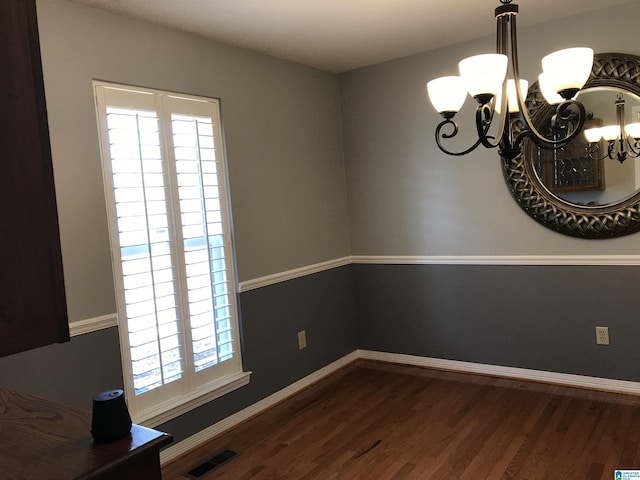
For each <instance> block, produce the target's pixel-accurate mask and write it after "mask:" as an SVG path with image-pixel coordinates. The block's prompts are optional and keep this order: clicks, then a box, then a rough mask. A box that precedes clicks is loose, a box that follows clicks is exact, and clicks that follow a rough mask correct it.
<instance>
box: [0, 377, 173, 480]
mask: <svg viewBox="0 0 640 480" xmlns="http://www.w3.org/2000/svg"><path fill="white" fill-rule="evenodd" d="M90 430H91V412H88V411H85V410H81V409H77V408H72V407H67V406H64V405H60V404H57V403H55V402H51V401H48V400H43V399H40V398H37V397H33V396H31V395H26V394H22V393H19V392H16V391H14V390H11V389H7V388H0V445H1V446H0V477H1V478H3V479H5V480H14V479H15V480H22V479H25V480H26V479H28V480H34V479H48V480H54V479H64V480H69V479H78V480H80V479H88V478H92V477H95V476H97V475H99V474H104V473H106V472H108V471H110V470H113V469H114V468H116V467H118V466H119V465H121V464H123V463H125V462H127V461H128V460H131V458H133V457H134V456H136V455H140V454H144V453H147V452H152V451H156V452H157V451H158V450H159V449H160V448H161V447H163V446H165V445H168V444H169V443H171V441H172V437H171V436H170V435H167V434H165V433H162V432H158V431H156V430H152V429H150V428H146V427H142V426H139V425H133V427H132V429H131V435H130V436H127V437H125V438H122V439H120V440H116V441H115V442H110V443H95V442H94V441H93V437H92V436H91V432H90Z"/></svg>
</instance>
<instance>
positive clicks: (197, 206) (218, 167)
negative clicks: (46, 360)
mask: <svg viewBox="0 0 640 480" xmlns="http://www.w3.org/2000/svg"><path fill="white" fill-rule="evenodd" d="M95 89H96V98H97V108H98V118H99V123H100V126H101V140H102V149H103V164H104V165H103V166H104V173H105V175H104V176H105V191H106V196H107V203H108V211H109V222H110V231H111V241H112V251H113V265H114V278H115V284H116V291H117V296H118V316H119V320H120V335H121V343H122V345H123V348H122V350H123V360H124V361H123V364H124V372H125V384H126V387H127V391H128V402H129V406H130V409H132V410H133V412H132V413H134V414H135V412H137V411H144V410H145V409H154V408H157V406H158V405H159V404H160V405H162V404H167V405H168V404H172V403H174V402H175V399H176V398H179V397H180V396H181V395H182V396H184V395H187V396H188V395H189V394H190V392H193V391H197V390H198V389H202V388H203V387H206V386H207V385H217V384H219V383H220V379H224V378H225V377H229V376H233V375H234V374H238V372H241V361H240V354H239V349H238V334H237V332H238V322H237V307H236V304H235V273H234V269H233V261H232V260H233V254H232V246H231V232H230V228H229V227H230V219H229V215H228V210H229V208H228V201H227V190H226V174H225V165H224V158H223V155H222V148H221V128H220V120H219V109H218V102H217V101H216V100H212V99H202V98H197V97H189V96H178V95H174V94H168V93H164V92H157V91H153V90H147V89H133V88H131V87H123V86H115V85H110V84H104V83H98V82H97V83H96V86H95Z"/></svg>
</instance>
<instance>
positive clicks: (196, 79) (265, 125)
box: [0, 0, 357, 440]
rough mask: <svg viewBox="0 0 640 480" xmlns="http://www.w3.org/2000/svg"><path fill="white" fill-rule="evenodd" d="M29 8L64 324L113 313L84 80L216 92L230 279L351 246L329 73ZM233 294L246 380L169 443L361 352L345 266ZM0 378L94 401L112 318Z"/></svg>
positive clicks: (184, 424)
mask: <svg viewBox="0 0 640 480" xmlns="http://www.w3.org/2000/svg"><path fill="white" fill-rule="evenodd" d="M37 7H38V20H39V30H40V39H41V50H42V64H43V72H44V83H45V91H46V98H47V108H48V115H49V127H50V135H51V148H52V154H53V164H54V165H53V167H54V174H55V182H56V193H57V197H58V209H59V219H60V233H61V239H62V254H63V261H64V270H65V272H64V273H65V282H66V291H67V303H68V308H69V316H70V319H71V321H77V320H83V319H88V318H93V317H99V316H101V315H110V314H113V313H114V312H115V310H116V307H115V305H116V304H115V298H114V291H113V278H112V273H111V259H110V250H109V238H108V230H107V217H106V212H105V203H104V191H103V184H102V171H101V163H100V152H99V145H98V133H97V127H96V118H95V107H94V100H93V91H92V83H91V82H92V79H101V80H107V81H111V82H120V83H126V84H132V85H141V86H146V87H151V88H157V89H164V90H170V91H177V92H186V93H190V94H196V95H204V96H211V97H216V98H220V99H221V111H222V118H223V122H224V135H225V141H226V151H227V159H228V167H229V168H228V170H229V177H230V184H231V185H230V191H231V203H232V214H233V221H234V233H235V246H236V257H237V262H238V279H239V281H246V280H251V279H255V278H259V277H261V276H265V275H270V274H273V273H279V272H283V271H287V270H290V269H295V268H298V267H303V266H307V265H310V264H315V263H319V262H323V261H326V260H333V259H336V258H342V257H344V256H348V255H349V254H350V244H349V241H350V239H349V226H348V215H347V203H346V176H345V170H344V161H343V151H342V133H341V122H340V105H339V79H338V76H337V75H335V74H331V73H327V72H322V71H319V70H315V69H312V68H308V67H304V66H300V65H296V64H293V63H291V62H286V61H282V60H278V59H275V58H272V57H267V56H264V55H261V54H257V53H252V52H249V51H246V50H242V49H238V48H232V47H228V46H225V45H221V44H218V43H214V42H210V41H207V40H204V39H202V38H199V37H195V36H192V35H187V34H184V33H180V32H177V31H172V30H168V29H164V28H159V27H155V26H152V25H149V24H146V23H142V22H137V21H133V20H129V19H126V18H123V17H119V16H117V15H113V14H109V13H105V12H103V11H100V10H97V9H93V8H89V7H84V6H81V5H78V4H75V3H72V2H69V1H67V0H38V2H37ZM239 303H240V308H241V310H242V312H243V316H242V326H241V328H242V332H241V334H242V340H243V353H244V357H243V361H244V362H243V363H244V367H245V370H249V371H252V372H253V373H252V376H251V382H250V384H249V385H248V386H246V387H243V388H241V389H239V390H237V391H235V392H234V393H233V394H231V395H227V396H225V397H223V398H222V399H220V400H219V401H215V402H212V403H211V404H209V405H205V406H203V407H202V408H200V409H198V410H197V411H196V412H193V413H191V414H188V415H184V416H183V417H180V418H178V419H176V420H174V421H172V422H171V423H170V425H167V426H166V428H167V430H169V431H170V432H171V433H173V434H174V435H175V438H176V440H181V439H183V438H185V437H186V436H189V435H192V434H194V433H196V432H198V431H200V430H201V429H203V428H205V427H207V426H209V425H210V424H211V423H212V422H214V421H215V420H217V419H220V418H223V417H224V416H226V415H228V414H230V413H234V412H235V411H238V410H240V409H241V408H244V407H246V406H248V405H250V404H252V403H255V402H257V401H258V400H260V399H262V398H264V397H265V396H267V395H269V394H271V393H273V392H275V391H277V390H279V389H281V388H283V387H284V386H287V385H289V384H291V383H292V382H294V381H296V380H298V379H300V378H302V377H304V376H306V375H309V374H311V373H313V372H315V371H316V370H318V369H319V368H322V367H324V366H325V365H327V364H328V363H331V362H333V361H335V360H337V359H339V358H341V357H342V356H344V355H345V354H347V353H350V352H352V351H353V350H354V349H356V348H357V345H356V335H355V322H354V321H353V319H354V315H355V314H354V295H353V289H352V272H351V268H350V267H344V268H338V269H334V270H331V271H328V272H322V273H319V274H316V275H311V276H308V277H305V278H303V279H300V280H298V281H295V282H284V283H282V284H279V285H275V286H272V287H264V288H261V289H258V290H252V291H248V292H245V293H243V294H241V295H240V301H239ZM302 329H305V330H306V331H307V335H308V347H307V348H306V349H305V350H302V351H300V350H298V347H297V336H296V333H297V331H299V330H302ZM338 333H339V335H338ZM0 385H6V386H13V387H15V388H19V389H20V390H23V391H26V392H30V393H33V394H36V395H39V396H43V397H46V398H50V399H53V400H57V401H61V402H64V403H67V404H71V405H76V406H80V407H84V408H91V398H92V397H93V395H94V394H95V393H98V392H100V391H102V390H106V389H109V388H116V387H121V386H122V373H121V362H120V355H119V347H118V336H117V330H116V329H115V328H110V329H107V330H104V331H100V332H96V333H91V334H87V335H82V336H79V337H74V338H73V339H72V340H71V342H69V343H67V344H63V345H53V346H50V347H45V348H42V349H38V350H34V351H30V352H24V353H21V354H18V355H14V356H11V357H7V358H2V359H0ZM163 427H164V426H161V428H163Z"/></svg>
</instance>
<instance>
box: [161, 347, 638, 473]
mask: <svg viewBox="0 0 640 480" xmlns="http://www.w3.org/2000/svg"><path fill="white" fill-rule="evenodd" d="M358 359H363V360H375V361H380V362H388V363H396V364H401V365H414V366H418V367H426V368H434V369H438V370H449V371H455V372H461V373H475V374H480V375H491V376H495V377H504V378H513V379H519V380H528V381H533V382H544V383H552V384H557V385H564V386H570V387H581V388H588V389H594V390H602V391H608V392H615V393H624V394H630V395H640V382H629V381H625V380H613V379H609V378H598V377H587V376H583V375H572V374H568V373H556V372H545V371H542V370H529V369H526V368H514V367H502V366H499V365H486V364H481V363H472V362H460V361H457V360H444V359H441V358H430V357H420V356H416V355H404V354H398V353H386V352H375V351H371V350H356V351H354V352H352V353H350V354H349V355H346V356H344V357H342V358H341V359H339V360H336V361H335V362H333V363H331V364H329V365H327V366H326V367H324V368H321V369H320V370H318V371H316V372H314V373H312V374H311V375H307V376H306V377H304V378H302V379H300V380H298V381H297V382H295V383H292V384H291V385H289V386H288V387H286V388H283V389H282V390H280V391H278V392H276V393H274V394H272V395H270V396H268V397H266V398H264V399H262V400H260V401H259V402H257V403H254V404H253V405H251V406H250V407H247V408H245V409H244V410H241V411H239V412H237V413H235V414H233V415H231V416H229V417H227V418H225V419H224V420H221V421H220V422H218V423H215V424H213V425H211V426H210V427H207V428H205V429H204V430H202V431H200V432H198V433H196V434H195V435H192V436H190V437H189V438H187V439H185V440H183V441H181V442H179V443H176V444H175V445H172V446H171V447H169V448H166V449H165V450H163V451H161V452H160V462H161V464H163V465H164V464H167V463H169V462H171V461H173V460H175V459H176V458H178V457H180V456H182V455H184V454H186V453H188V452H189V451H191V450H193V449H195V448H196V447H199V446H200V445H202V444H204V443H206V442H208V441H209V440H211V439H212V438H214V437H216V436H218V435H220V434H222V433H224V432H226V431H227V430H229V429H231V428H233V427H235V426H236V425H238V424H240V423H241V422H244V421H245V420H248V419H249V418H251V417H254V416H256V415H258V414H259V413H261V412H263V411H265V410H266V409H268V408H270V407H272V406H274V405H276V404H278V403H280V402H282V401H284V400H286V399H287V398H289V397H291V396H292V395H295V394H296V393H298V392H300V391H302V390H303V389H305V388H306V387H308V386H310V385H312V384H313V383H315V382H317V381H319V380H322V379H323V378H324V377H326V376H328V375H330V374H332V373H334V372H336V371H337V370H339V369H340V368H342V367H344V366H346V365H348V364H350V363H352V362H354V361H356V360H358Z"/></svg>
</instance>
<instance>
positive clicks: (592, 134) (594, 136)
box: [584, 128, 602, 143]
mask: <svg viewBox="0 0 640 480" xmlns="http://www.w3.org/2000/svg"><path fill="white" fill-rule="evenodd" d="M584 136H585V137H586V139H587V142H589V143H596V142H599V141H600V139H601V138H602V131H601V129H600V128H587V129H586V130H585V131H584Z"/></svg>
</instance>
